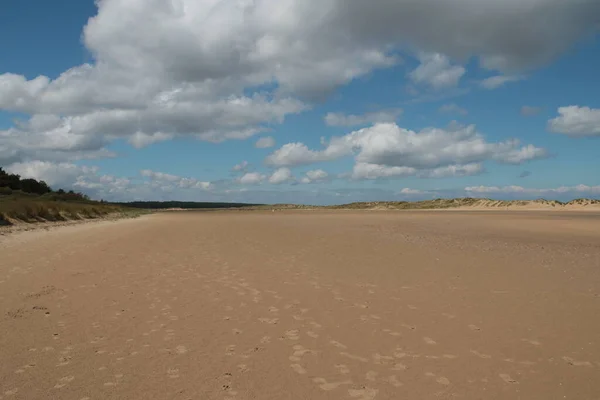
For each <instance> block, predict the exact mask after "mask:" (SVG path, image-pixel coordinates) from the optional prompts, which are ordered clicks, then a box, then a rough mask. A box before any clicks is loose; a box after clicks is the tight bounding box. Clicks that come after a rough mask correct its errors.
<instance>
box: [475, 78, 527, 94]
mask: <svg viewBox="0 0 600 400" xmlns="http://www.w3.org/2000/svg"><path fill="white" fill-rule="evenodd" d="M522 79H523V77H522V76H515V75H512V76H511V75H496V76H492V77H489V78H486V79H484V80H482V81H481V82H479V85H480V86H481V87H482V88H484V89H488V90H493V89H497V88H499V87H501V86H504V85H505V84H507V83H509V82H517V81H520V80H522Z"/></svg>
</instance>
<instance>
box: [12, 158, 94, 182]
mask: <svg viewBox="0 0 600 400" xmlns="http://www.w3.org/2000/svg"><path fill="white" fill-rule="evenodd" d="M7 170H8V172H10V173H13V174H19V175H21V177H23V178H33V179H37V180H42V181H45V182H46V183H47V184H48V185H50V187H53V188H54V189H58V188H62V187H71V186H72V184H73V182H75V181H76V180H77V178H79V177H80V176H87V175H94V174H96V173H97V171H98V168H95V167H86V166H79V165H75V164H71V163H52V162H48V161H31V162H25V163H16V164H12V165H10V166H9V167H7Z"/></svg>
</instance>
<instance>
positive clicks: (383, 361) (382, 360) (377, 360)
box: [372, 353, 394, 365]
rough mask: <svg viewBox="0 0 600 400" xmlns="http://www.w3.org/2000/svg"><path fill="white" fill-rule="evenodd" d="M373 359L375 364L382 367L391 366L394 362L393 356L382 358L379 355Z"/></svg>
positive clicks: (375, 355)
mask: <svg viewBox="0 0 600 400" xmlns="http://www.w3.org/2000/svg"><path fill="white" fill-rule="evenodd" d="M372 357H373V362H374V363H375V364H378V365H381V364H390V363H391V362H392V361H393V360H394V357H391V356H382V355H381V354H379V353H375V354H373V355H372Z"/></svg>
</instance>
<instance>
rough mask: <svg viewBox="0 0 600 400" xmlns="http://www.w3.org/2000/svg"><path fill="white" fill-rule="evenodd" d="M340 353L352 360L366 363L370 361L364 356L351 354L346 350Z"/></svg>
mask: <svg viewBox="0 0 600 400" xmlns="http://www.w3.org/2000/svg"><path fill="white" fill-rule="evenodd" d="M340 355H341V356H344V357H348V358H349V359H351V360H356V361H360V362H364V363H367V362H369V359H368V358H364V357H361V356H355V355H354V354H350V353H347V352H345V351H343V352H341V353H340Z"/></svg>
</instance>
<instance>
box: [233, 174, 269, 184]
mask: <svg viewBox="0 0 600 400" xmlns="http://www.w3.org/2000/svg"><path fill="white" fill-rule="evenodd" d="M266 178H267V176H266V175H263V174H260V173H258V172H247V173H246V174H244V175H243V176H242V177H241V178H239V179H238V182H239V183H241V184H242V185H258V184H259V183H262V182H263V181H264V180H265V179H266Z"/></svg>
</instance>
